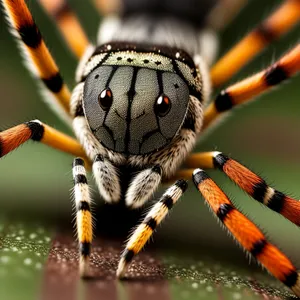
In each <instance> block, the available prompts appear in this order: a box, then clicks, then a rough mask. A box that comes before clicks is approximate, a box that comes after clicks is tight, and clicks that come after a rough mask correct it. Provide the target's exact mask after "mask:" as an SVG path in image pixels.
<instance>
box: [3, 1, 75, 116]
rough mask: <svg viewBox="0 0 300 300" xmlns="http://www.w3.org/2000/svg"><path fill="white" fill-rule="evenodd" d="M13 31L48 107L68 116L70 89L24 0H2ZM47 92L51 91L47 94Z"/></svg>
mask: <svg viewBox="0 0 300 300" xmlns="http://www.w3.org/2000/svg"><path fill="white" fill-rule="evenodd" d="M2 3H3V6H4V10H5V12H6V14H7V16H8V18H7V19H8V21H9V23H10V25H11V29H12V33H13V34H14V35H15V36H16V37H17V38H18V40H19V42H20V46H21V49H22V52H23V54H24V56H25V59H26V63H27V66H28V67H29V69H30V70H31V71H32V72H33V74H34V75H35V76H37V78H38V79H39V80H41V81H42V82H43V83H44V86H45V88H46V91H47V94H49V92H50V94H51V95H52V97H48V98H47V100H53V101H52V102H50V106H51V108H53V109H54V110H56V111H57V112H58V113H60V115H61V116H62V117H64V119H67V120H68V122H70V119H69V102H70V97H71V95H70V91H69V89H68V87H67V86H66V84H65V83H64V82H63V79H62V77H61V75H60V73H59V70H58V67H57V65H56V64H55V61H54V59H53V58H52V56H51V54H50V52H49V50H48V48H47V46H46V44H45V42H44V40H43V38H42V35H41V33H40V31H39V29H38V27H37V25H36V24H35V22H34V20H33V18H32V16H31V14H30V11H29V9H28V7H27V6H26V4H25V2H24V0H2ZM48 96H50V95H48Z"/></svg>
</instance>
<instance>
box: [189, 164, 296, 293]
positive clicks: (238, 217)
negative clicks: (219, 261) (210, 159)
mask: <svg viewBox="0 0 300 300" xmlns="http://www.w3.org/2000/svg"><path fill="white" fill-rule="evenodd" d="M193 181H194V184H195V186H196V187H197V189H198V190H199V192H200V193H201V194H202V195H203V197H204V199H205V200H206V203H207V204H208V205H209V207H210V208H211V209H212V211H213V212H214V214H215V215H216V216H217V217H218V218H219V220H220V221H221V222H222V223H223V224H224V226H225V228H227V229H228V230H229V232H230V233H231V234H232V236H233V237H234V238H235V239H236V240H237V241H238V243H239V244H240V245H241V246H242V247H243V248H244V249H245V250H246V251H248V252H249V253H250V254H251V255H252V256H253V257H255V258H256V259H257V261H259V262H260V263H261V264H262V265H263V266H264V267H265V268H266V269H267V270H268V271H269V272H270V273H271V274H272V275H273V276H275V277H276V278H277V279H279V280H280V281H281V282H283V283H284V284H285V285H286V286H288V287H289V288H291V289H292V291H293V292H294V293H295V294H296V295H297V296H298V297H299V296H300V273H299V272H298V271H297V270H296V268H295V266H294V265H293V264H292V263H291V261H290V260H289V259H288V258H287V257H286V255H285V254H284V253H282V252H281V251H280V250H279V249H278V248H277V247H275V246H274V245H273V244H271V243H270V242H268V241H267V239H266V237H265V236H264V234H263V233H262V232H261V230H260V229H259V228H258V227H257V226H256V225H255V224H254V223H252V222H251V221H250V220H249V219H248V218H246V217H245V216H244V215H243V214H242V213H241V212H239V211H238V210H237V209H236V208H235V207H234V205H233V203H232V202H231V201H230V200H229V198H228V197H227V196H226V195H225V194H224V192H223V191H222V190H221V189H220V188H219V187H218V186H217V185H216V184H215V183H214V182H213V181H212V179H211V178H210V177H209V176H208V175H207V174H206V173H205V172H204V171H203V170H201V169H196V170H195V171H194V174H193Z"/></svg>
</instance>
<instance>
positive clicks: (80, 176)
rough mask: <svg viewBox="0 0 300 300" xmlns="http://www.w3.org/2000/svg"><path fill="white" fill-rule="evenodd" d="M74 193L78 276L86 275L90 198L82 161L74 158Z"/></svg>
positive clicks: (91, 229)
mask: <svg viewBox="0 0 300 300" xmlns="http://www.w3.org/2000/svg"><path fill="white" fill-rule="evenodd" d="M73 179H74V195H75V205H76V225H77V237H78V242H79V272H80V276H82V277H86V276H88V275H89V274H88V272H89V270H88V268H89V257H90V254H91V243H92V238H93V226H92V214H91V199H90V193H89V187H88V183H87V179H86V171H85V168H84V162H83V160H82V159H81V158H75V159H74V162H73Z"/></svg>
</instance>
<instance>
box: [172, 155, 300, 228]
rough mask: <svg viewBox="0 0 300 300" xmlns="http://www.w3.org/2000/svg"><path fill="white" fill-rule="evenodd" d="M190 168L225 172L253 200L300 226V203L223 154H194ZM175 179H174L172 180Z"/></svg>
mask: <svg viewBox="0 0 300 300" xmlns="http://www.w3.org/2000/svg"><path fill="white" fill-rule="evenodd" d="M186 166H187V167H188V168H193V169H195V168H197V167H200V168H204V169H212V168H216V169H219V170H221V171H222V172H224V173H225V174H226V175H227V176H228V177H229V178H230V179H231V180H232V181H234V182H235V183H236V184H237V185H238V186H239V187H240V188H241V189H243V190H244V191H245V192H246V193H248V194H249V195H250V196H251V197H252V198H254V199H255V200H257V201H259V202H261V203H262V204H264V205H266V206H267V207H268V208H270V209H272V210H273V211H275V212H277V213H279V214H281V215H283V216H284V217H285V218H287V219H288V220H290V221H291V222H293V223H294V224H296V225H298V226H300V201H298V200H295V199H293V198H291V197H289V196H287V195H285V194H283V193H282V192H280V191H278V190H276V189H274V188H272V187H270V186H269V185H268V184H267V183H266V181H265V180H264V179H262V178H261V177H260V176H258V175H256V174H255V173H254V172H252V171H251V170H249V169H248V168H246V167H245V166H243V165H242V164H240V163H239V162H237V161H236V160H234V159H232V158H229V157H227V156H226V155H224V154H223V153H221V152H203V153H195V154H192V155H191V156H190V157H189V158H188V159H187V161H186ZM193 169H185V170H180V171H179V172H178V173H177V174H176V176H175V178H178V177H179V176H180V178H188V179H189V178H191V176H192V173H193ZM172 179H173V178H172Z"/></svg>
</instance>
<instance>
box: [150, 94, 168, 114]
mask: <svg viewBox="0 0 300 300" xmlns="http://www.w3.org/2000/svg"><path fill="white" fill-rule="evenodd" d="M170 109H171V100H170V98H169V97H168V96H166V95H160V96H159V97H158V98H157V100H156V102H155V106H154V111H155V114H156V115H157V116H159V117H164V116H165V115H166V114H167V113H168V112H169V111H170Z"/></svg>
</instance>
